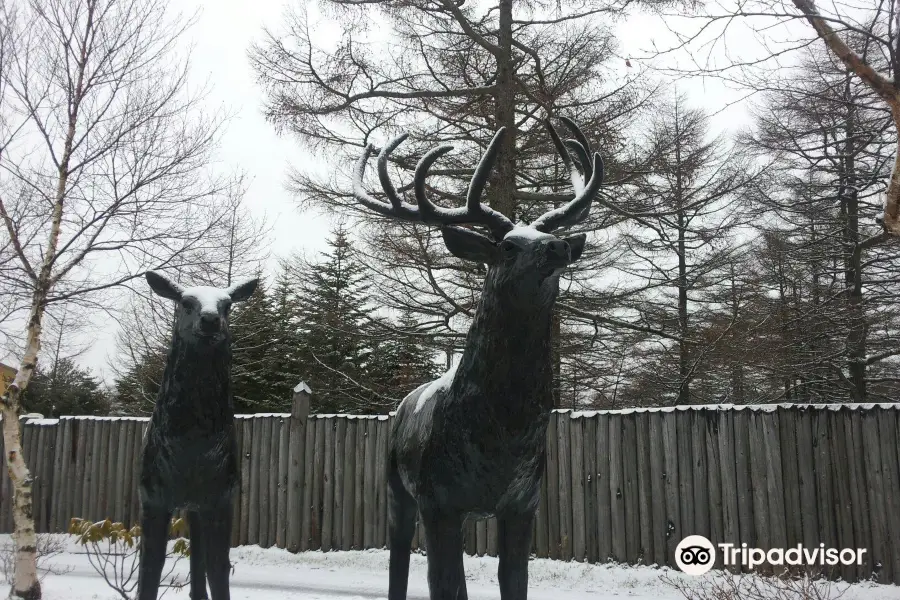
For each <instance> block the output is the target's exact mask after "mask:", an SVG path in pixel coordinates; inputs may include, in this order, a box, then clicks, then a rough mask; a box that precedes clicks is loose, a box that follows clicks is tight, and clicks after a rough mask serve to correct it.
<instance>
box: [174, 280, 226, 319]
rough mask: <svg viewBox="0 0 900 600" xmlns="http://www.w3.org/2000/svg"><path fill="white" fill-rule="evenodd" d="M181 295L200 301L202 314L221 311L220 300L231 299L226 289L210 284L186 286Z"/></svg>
mask: <svg viewBox="0 0 900 600" xmlns="http://www.w3.org/2000/svg"><path fill="white" fill-rule="evenodd" d="M181 296H182V297H185V296H190V297H192V298H195V299H196V300H197V302H199V303H200V313H201V314H202V313H205V312H211V313H217V312H219V302H221V301H222V300H229V301H230V300H231V296H229V295H228V292H227V291H226V290H220V289H219V288H215V287H211V286H208V285H197V286H194V287H189V288H185V290H184V292H183V293H182V294H181Z"/></svg>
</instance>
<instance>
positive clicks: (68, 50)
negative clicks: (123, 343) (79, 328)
mask: <svg viewBox="0 0 900 600" xmlns="http://www.w3.org/2000/svg"><path fill="white" fill-rule="evenodd" d="M16 7H17V9H18V10H19V11H20V12H19V13H18V14H17V15H15V18H13V15H12V11H11V9H9V8H8V7H4V11H3V15H4V16H3V19H4V20H5V23H4V27H0V31H3V32H4V34H3V35H4V36H7V37H8V36H11V38H12V39H14V40H15V44H14V45H11V44H9V43H4V44H3V47H4V53H3V58H2V63H0V64H2V77H0V85H2V92H3V95H2V105H0V115H2V125H3V131H2V141H0V152H2V154H0V218H2V220H3V225H4V229H5V234H6V236H5V237H6V240H5V245H6V246H8V247H9V248H10V250H11V252H12V253H13V254H14V257H15V260H14V261H13V262H9V261H8V262H6V263H5V264H6V265H10V268H9V269H7V270H2V271H0V274H2V276H3V277H4V278H5V279H4V282H5V285H7V286H9V287H11V288H13V289H15V290H17V293H19V294H21V295H22V296H23V297H25V298H27V301H26V302H25V303H24V306H25V307H26V308H27V311H28V315H27V319H26V321H25V324H24V336H23V337H24V339H25V342H24V345H23V348H24V351H23V353H22V358H21V360H20V361H19V368H18V372H17V374H16V376H15V379H14V381H13V383H12V385H10V387H9V389H8V392H7V394H6V395H5V396H4V398H3V404H2V412H3V435H4V441H5V444H6V448H7V453H6V459H7V467H8V469H9V473H10V477H11V479H12V481H13V485H14V490H15V498H14V503H13V511H14V523H15V540H16V544H17V554H16V572H15V583H14V584H13V589H12V592H11V595H12V596H13V597H19V598H29V599H32V598H39V597H40V596H41V589H40V583H39V581H38V579H37V573H36V570H35V534H34V526H33V519H32V504H31V483H32V477H31V474H30V472H29V470H28V467H27V465H26V463H25V460H24V457H23V456H22V453H21V451H20V448H21V442H20V431H19V421H18V413H19V409H20V396H21V394H22V392H23V391H24V390H25V389H26V388H27V386H28V383H29V380H30V379H31V376H32V374H33V373H34V370H35V366H36V364H37V360H38V356H39V354H40V350H41V341H42V331H43V326H44V317H45V314H46V311H47V310H48V307H51V306H53V305H54V304H60V303H66V302H72V303H78V304H83V305H93V306H97V307H108V306H109V305H110V303H111V295H110V294H111V292H112V291H113V290H115V289H116V288H117V287H118V286H121V285H123V284H125V283H127V282H129V281H130V280H131V279H133V278H134V277H136V276H138V275H140V274H141V273H142V272H144V271H146V270H147V269H148V268H150V267H156V268H159V267H167V266H177V265H178V264H180V261H181V260H182V259H183V258H184V257H187V256H189V255H190V252H191V250H193V249H194V248H195V247H196V246H198V245H199V244H200V240H202V239H203V238H204V236H205V235H206V233H207V232H208V231H210V230H212V229H213V228H214V227H215V226H216V224H217V223H216V212H215V210H213V204H214V201H215V199H216V198H217V197H218V196H219V195H221V194H223V193H225V192H227V189H228V186H229V181H228V180H222V179H220V178H215V177H211V176H210V175H209V174H208V171H207V168H206V167H207V164H208V162H209V160H210V156H211V152H212V151H213V150H214V148H215V145H216V142H217V134H218V132H219V129H220V125H221V123H222V119H221V118H220V117H218V116H215V115H213V116H210V115H205V114H204V113H203V112H202V111H201V110H200V108H201V107H200V102H201V100H202V95H198V94H197V93H193V92H192V91H191V90H190V89H189V86H188V82H187V65H188V61H187V58H188V57H187V56H183V55H180V54H179V52H178V51H177V48H176V43H177V40H178V39H179V38H180V37H181V36H182V34H183V32H184V31H185V28H186V27H187V26H188V24H189V21H186V20H184V19H182V18H180V17H179V16H176V15H170V14H169V13H168V12H167V9H166V3H165V2H163V1H162V0H125V1H120V0H84V1H75V0H45V1H39V0H32V1H29V2H21V3H17V4H16ZM7 41H8V40H7ZM10 51H11V52H10ZM13 264H14V265H15V266H14V268H13V267H12V266H11V265H13ZM101 292H102V293H101Z"/></svg>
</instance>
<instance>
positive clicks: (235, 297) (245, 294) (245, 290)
mask: <svg viewBox="0 0 900 600" xmlns="http://www.w3.org/2000/svg"><path fill="white" fill-rule="evenodd" d="M258 284H259V278H253V279H248V280H246V281H240V282H238V283H236V284H234V285H233V286H231V287H230V288H228V295H229V296H231V301H232V302H242V301H244V300H246V299H247V298H249V297H250V296H252V295H253V292H255V291H256V286H257V285H258Z"/></svg>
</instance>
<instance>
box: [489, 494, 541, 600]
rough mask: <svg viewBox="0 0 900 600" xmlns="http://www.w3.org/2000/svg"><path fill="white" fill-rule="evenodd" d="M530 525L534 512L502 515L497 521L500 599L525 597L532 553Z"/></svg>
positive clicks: (522, 598) (524, 598)
mask: <svg viewBox="0 0 900 600" xmlns="http://www.w3.org/2000/svg"><path fill="white" fill-rule="evenodd" d="M533 524H534V511H533V510H532V511H529V512H527V513H523V514H516V515H503V516H501V517H498V519H497V542H498V544H497V553H498V554H499V556H500V567H499V569H498V578H499V580H500V598H501V600H526V599H527V598H528V557H529V555H530V554H531V531H532V525H533Z"/></svg>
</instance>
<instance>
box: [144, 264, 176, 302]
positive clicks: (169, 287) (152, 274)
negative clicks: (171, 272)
mask: <svg viewBox="0 0 900 600" xmlns="http://www.w3.org/2000/svg"><path fill="white" fill-rule="evenodd" d="M144 276H145V277H146V278H147V283H149V284H150V289H151V290H153V293H155V294H156V295H157V296H162V297H163V298H168V299H169V300H175V301H176V302H177V301H179V300H181V294H182V293H183V292H184V288H182V287H181V286H180V285H178V284H177V283H175V282H174V281H172V280H171V279H169V278H168V277H166V276H165V275H163V274H161V273H157V272H156V271H147V273H146V274H145V275H144Z"/></svg>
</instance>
